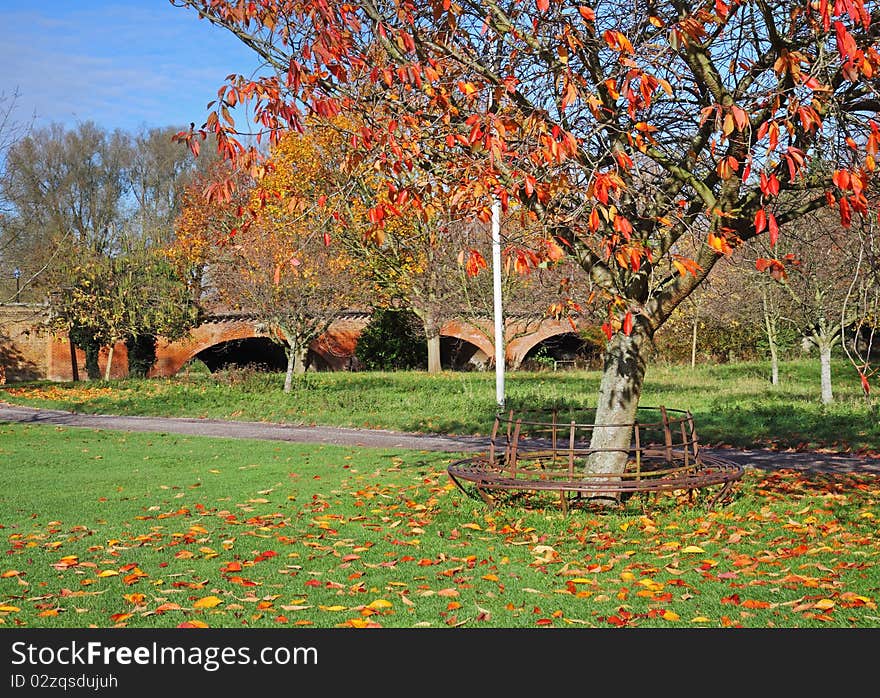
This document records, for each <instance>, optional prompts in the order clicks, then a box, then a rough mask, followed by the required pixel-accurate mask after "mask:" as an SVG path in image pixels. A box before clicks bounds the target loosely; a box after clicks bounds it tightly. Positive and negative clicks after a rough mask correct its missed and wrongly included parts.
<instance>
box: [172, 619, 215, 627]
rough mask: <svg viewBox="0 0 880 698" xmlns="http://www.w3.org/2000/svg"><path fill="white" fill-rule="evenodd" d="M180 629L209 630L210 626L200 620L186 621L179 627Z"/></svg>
mask: <svg viewBox="0 0 880 698" xmlns="http://www.w3.org/2000/svg"><path fill="white" fill-rule="evenodd" d="M177 627H178V628H207V627H208V624H207V623H204V622H202V621H200V620H185V621H183V623H181V624H180V625H178V626H177Z"/></svg>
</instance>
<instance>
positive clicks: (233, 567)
mask: <svg viewBox="0 0 880 698" xmlns="http://www.w3.org/2000/svg"><path fill="white" fill-rule="evenodd" d="M220 571H221V572H222V573H223V574H228V573H229V572H241V563H240V562H230V563H229V564H228V565H226V566H225V567H221V568H220Z"/></svg>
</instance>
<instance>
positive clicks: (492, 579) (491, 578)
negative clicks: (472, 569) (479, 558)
mask: <svg viewBox="0 0 880 698" xmlns="http://www.w3.org/2000/svg"><path fill="white" fill-rule="evenodd" d="M483 579H485V580H486V581H487V582H497V581H498V575H497V574H484V575H483Z"/></svg>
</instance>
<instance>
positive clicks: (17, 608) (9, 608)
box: [0, 606, 21, 613]
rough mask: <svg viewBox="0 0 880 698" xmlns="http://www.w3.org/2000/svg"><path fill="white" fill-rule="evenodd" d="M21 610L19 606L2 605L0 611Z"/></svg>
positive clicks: (16, 611)
mask: <svg viewBox="0 0 880 698" xmlns="http://www.w3.org/2000/svg"><path fill="white" fill-rule="evenodd" d="M20 610H21V609H20V608H19V607H18V606H0V613H18V612H19V611H20Z"/></svg>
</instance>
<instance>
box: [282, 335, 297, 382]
mask: <svg viewBox="0 0 880 698" xmlns="http://www.w3.org/2000/svg"><path fill="white" fill-rule="evenodd" d="M296 355H297V351H296V344H295V343H291V344H289V345H288V346H287V373H285V374H284V392H285V393H289V392H290V389H291V388H292V387H293V373H294V370H295V369H296Z"/></svg>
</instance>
